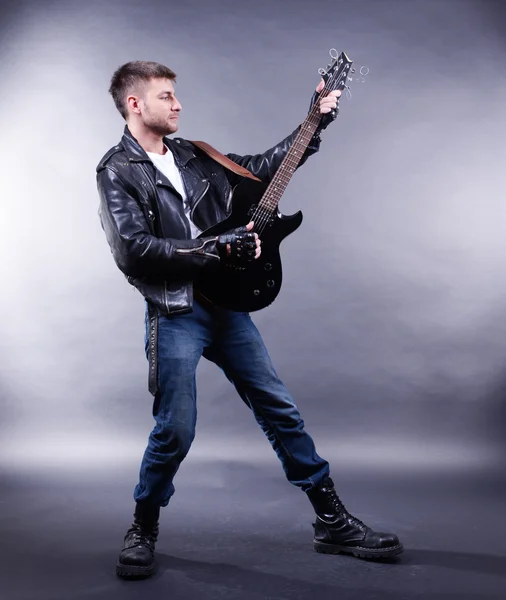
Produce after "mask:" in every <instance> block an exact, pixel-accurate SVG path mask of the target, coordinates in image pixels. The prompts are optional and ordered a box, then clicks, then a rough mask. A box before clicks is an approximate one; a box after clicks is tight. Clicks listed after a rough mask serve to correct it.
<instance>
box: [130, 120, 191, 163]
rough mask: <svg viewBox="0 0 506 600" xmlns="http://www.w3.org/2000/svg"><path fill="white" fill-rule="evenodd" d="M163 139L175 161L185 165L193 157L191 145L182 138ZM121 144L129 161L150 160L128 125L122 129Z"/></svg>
mask: <svg viewBox="0 0 506 600" xmlns="http://www.w3.org/2000/svg"><path fill="white" fill-rule="evenodd" d="M163 141H164V143H165V144H166V145H167V147H168V148H169V149H170V151H171V152H172V153H173V154H174V157H175V158H176V161H177V162H179V163H181V164H183V165H186V163H187V162H188V161H189V160H190V159H192V158H195V154H194V153H193V151H192V149H191V146H190V145H189V144H188V142H186V141H185V140H183V139H182V138H175V139H170V138H168V137H164V138H163ZM121 144H122V146H123V149H124V151H125V153H126V155H127V157H128V160H129V161H130V162H146V161H147V162H151V160H150V158H149V156H148V155H147V154H146V152H145V150H144V149H143V148H142V147H141V145H140V144H139V142H138V141H137V140H136V139H135V138H134V136H133V135H132V133H131V131H130V129H128V125H125V129H124V130H123V137H122V138H121Z"/></svg>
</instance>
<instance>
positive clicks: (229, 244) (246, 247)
mask: <svg viewBox="0 0 506 600" xmlns="http://www.w3.org/2000/svg"><path fill="white" fill-rule="evenodd" d="M253 227H254V223H253V221H250V222H249V223H248V224H247V225H246V226H245V227H238V228H237V229H233V230H232V231H227V232H226V233H223V234H222V235H220V236H218V237H217V238H216V246H217V248H218V252H219V254H220V256H222V258H225V259H226V260H227V261H228V262H232V263H234V264H245V263H248V262H250V261H252V260H256V259H257V258H258V257H259V256H260V253H261V248H260V244H261V243H262V242H261V241H260V238H259V237H258V233H250V232H251V230H252V229H253Z"/></svg>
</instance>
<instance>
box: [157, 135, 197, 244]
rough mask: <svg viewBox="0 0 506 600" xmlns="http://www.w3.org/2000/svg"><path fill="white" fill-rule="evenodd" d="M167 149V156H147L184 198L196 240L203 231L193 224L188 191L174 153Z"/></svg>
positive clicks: (186, 213) (192, 232)
mask: <svg viewBox="0 0 506 600" xmlns="http://www.w3.org/2000/svg"><path fill="white" fill-rule="evenodd" d="M164 146H165V144H164ZM165 148H166V150H167V152H166V153H165V154H156V152H147V153H146V154H147V155H148V156H149V158H150V159H151V161H152V162H153V164H154V165H155V167H156V168H157V169H158V170H159V171H161V172H162V173H163V174H164V175H165V177H167V179H168V180H169V181H170V182H171V183H172V185H173V186H174V187H175V188H176V190H177V191H178V192H179V193H180V194H181V196H182V197H183V207H184V214H185V215H186V218H187V219H188V222H189V223H190V230H191V236H192V238H193V239H195V238H196V237H197V236H198V235H199V234H200V233H202V231H201V230H200V229H199V228H198V227H196V226H195V225H194V224H193V221H192V220H191V219H190V204H189V202H188V199H187V197H186V190H185V188H184V184H183V180H182V178H181V173H180V172H179V169H178V168H177V166H176V163H175V162H174V156H173V154H172V152H171V151H170V150H169V148H167V146H165Z"/></svg>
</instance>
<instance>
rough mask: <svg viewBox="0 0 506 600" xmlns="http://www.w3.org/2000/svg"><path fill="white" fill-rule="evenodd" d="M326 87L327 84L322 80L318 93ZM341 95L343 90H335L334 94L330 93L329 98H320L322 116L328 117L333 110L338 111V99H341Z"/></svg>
mask: <svg viewBox="0 0 506 600" xmlns="http://www.w3.org/2000/svg"><path fill="white" fill-rule="evenodd" d="M324 87H325V82H324V81H323V79H322V80H321V81H320V83H319V84H318V86H317V88H316V90H315V91H316V93H319V92H321V91H322V90H323V88H324ZM340 95H341V90H334V91H333V92H330V94H329V95H328V96H325V97H324V98H320V113H321V114H322V115H326V114H327V113H329V112H331V111H332V110H337V103H338V100H337V99H338V98H339V96H340Z"/></svg>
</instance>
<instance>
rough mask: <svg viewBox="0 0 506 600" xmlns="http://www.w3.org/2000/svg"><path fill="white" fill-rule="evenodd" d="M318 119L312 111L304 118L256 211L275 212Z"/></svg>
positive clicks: (318, 115) (319, 116)
mask: <svg viewBox="0 0 506 600" xmlns="http://www.w3.org/2000/svg"><path fill="white" fill-rule="evenodd" d="M320 119H321V115H320V114H319V113H318V112H316V111H315V110H312V111H311V112H310V113H309V115H308V116H307V117H306V119H305V121H304V122H303V123H302V125H301V126H300V129H299V132H298V133H297V135H296V137H295V140H294V142H293V144H292V145H291V146H290V149H289V150H288V152H287V154H286V156H285V158H284V159H283V161H282V162H281V165H280V166H279V168H278V170H277V171H276V174H275V175H274V177H273V178H272V180H271V182H270V183H269V186H268V187H267V189H266V190H265V193H264V195H263V196H262V199H261V200H260V202H259V204H258V207H257V211H263V212H265V211H269V212H270V213H272V212H274V211H275V210H276V208H277V206H278V204H279V201H280V199H281V196H282V195H283V193H284V191H285V190H286V187H287V185H288V184H289V183H290V179H291V178H292V176H293V174H294V173H295V170H296V169H297V167H298V166H299V163H300V161H301V159H302V157H303V156H304V153H305V152H306V150H307V147H308V145H309V142H310V141H311V138H312V137H313V135H314V133H315V131H316V128H317V127H318V124H319V122H320ZM253 220H254V218H253Z"/></svg>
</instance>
